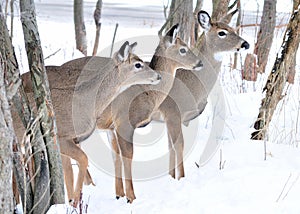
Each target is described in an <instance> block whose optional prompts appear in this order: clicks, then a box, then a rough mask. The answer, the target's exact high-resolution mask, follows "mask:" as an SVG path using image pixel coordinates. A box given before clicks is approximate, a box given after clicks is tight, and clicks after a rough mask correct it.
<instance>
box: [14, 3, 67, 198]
mask: <svg viewBox="0 0 300 214" xmlns="http://www.w3.org/2000/svg"><path fill="white" fill-rule="evenodd" d="M20 10H21V21H22V27H23V33H24V41H25V47H26V52H27V58H28V64H29V68H30V72H31V79H32V83H33V91H34V94H35V101H36V106H37V111H38V112H39V113H40V114H41V118H40V123H41V124H43V125H41V132H42V134H43V138H44V139H45V144H46V147H47V156H48V160H49V170H50V194H51V196H52V197H51V200H50V204H58V203H64V202H65V198H64V182H63V172H62V164H61V156H60V148H59V143H58V139H57V134H56V133H57V132H56V123H55V117H54V111H53V106H52V102H51V98H50V89H49V82H48V78H47V74H46V69H45V66H44V59H43V52H42V48H41V44H40V38H39V33H38V28H37V23H36V17H35V5H34V0H27V1H20ZM44 155H46V154H44ZM45 160H46V159H45V156H43V157H41V165H40V167H44V166H45V164H44V161H45ZM43 170H44V169H43V168H41V172H42V171H43ZM41 176H44V175H42V174H41ZM41 182H43V180H41ZM43 185H45V184H43ZM46 186H47V185H46Z"/></svg>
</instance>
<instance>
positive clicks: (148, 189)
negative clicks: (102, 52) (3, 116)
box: [13, 0, 300, 214]
mask: <svg viewBox="0 0 300 214" xmlns="http://www.w3.org/2000/svg"><path fill="white" fill-rule="evenodd" d="M95 2H96V0H94V1H93V0H89V1H85V20H86V29H87V38H88V48H89V49H88V53H89V54H91V52H92V47H93V41H94V34H95V26H94V22H93V18H92V15H91V14H92V12H93V10H94V5H95ZM166 2H167V1H159V0H151V1H150V0H149V1H148V0H147V1H135V0H134V1H121V0H111V1H104V5H103V14H102V17H103V19H102V28H101V38H100V46H99V49H104V48H106V47H108V46H109V45H110V44H111V41H112V37H113V33H114V28H115V23H117V22H118V23H119V28H118V31H117V36H116V43H118V42H119V41H122V40H124V39H130V38H132V37H138V38H141V37H145V36H156V35H157V31H158V30H159V29H160V26H161V25H162V24H163V23H164V17H163V7H162V5H163V3H166ZM250 2H251V3H250ZM254 2H255V3H254V4H253V2H252V1H242V7H244V8H246V9H247V10H251V11H256V10H257V6H256V1H254ZM262 2H263V1H262V0H260V1H257V4H258V5H259V8H260V10H262V6H263V3H262ZM72 3H73V1H71V0H66V1H63V2H62V1H59V0H51V1H50V0H39V1H36V7H37V14H38V27H39V32H40V37H41V42H42V46H43V51H44V56H45V57H47V56H49V55H50V54H52V53H54V52H55V51H57V50H59V51H58V53H57V54H55V55H54V56H52V57H50V58H49V59H46V60H45V63H46V65H60V64H62V63H64V62H66V61H68V60H70V59H73V58H76V57H81V56H82V54H81V53H79V52H78V51H77V50H76V48H75V36H74V25H73V15H72ZM291 4H292V3H291V1H290V0H289V1H286V0H278V6H277V8H278V10H280V11H281V12H288V11H290V10H291ZM205 9H206V10H208V11H210V10H211V5H205ZM245 13H246V12H245ZM14 21H15V27H14V37H13V42H14V46H15V50H16V52H17V57H18V59H19V63H20V69H21V71H22V72H26V71H27V70H28V67H27V63H26V56H25V55H26V54H25V52H24V47H23V45H22V40H23V36H22V30H21V26H20V22H19V20H18V18H16V19H15V20H14ZM253 32H254V31H253V30H250V29H245V30H243V31H242V33H243V35H242V36H243V37H244V38H245V39H247V40H248V42H249V43H251V45H252V48H253V44H254V42H255V38H254V37H253V36H254V34H253ZM282 36H283V34H282V31H280V30H278V31H276V39H275V41H274V45H273V48H272V53H271V56H270V59H269V60H270V63H269V65H268V68H269V69H267V70H270V68H271V67H272V64H273V60H274V59H275V57H276V53H277V51H278V49H279V47H280V45H281V42H282ZM144 45H145V44H144ZM139 48H140V49H143V44H142V43H140V44H138V50H137V51H139ZM153 48H155V47H153ZM251 50H252V49H250V52H251ZM231 61H232V58H231V57H230V56H228V57H226V58H225V59H224V62H223V66H222V71H221V74H220V83H221V85H222V89H223V94H224V95H225V101H226V112H227V113H226V115H225V116H224V119H225V128H224V133H223V135H222V138H221V146H220V148H219V149H218V150H217V152H216V154H215V155H214V157H213V158H212V159H211V161H210V162H208V164H206V165H205V166H203V167H200V168H197V167H196V165H195V162H198V161H199V158H200V155H201V153H202V151H203V148H204V146H205V144H206V143H207V139H208V136H209V134H210V132H211V131H212V130H211V128H212V124H211V123H212V116H211V115H212V107H211V106H210V105H208V108H206V110H205V111H204V112H203V114H202V115H201V116H200V117H199V118H197V119H196V120H195V121H193V123H192V124H191V125H190V126H191V127H193V130H192V131H191V130H190V128H184V135H185V139H186V141H188V140H187V139H190V138H191V136H190V134H191V133H194V131H195V130H196V137H195V138H193V139H192V140H193V145H192V147H191V149H190V150H189V153H188V154H187V155H186V159H185V173H186V176H185V178H183V179H181V180H180V181H178V180H173V179H171V178H170V176H168V175H167V173H166V171H164V173H159V174H151V176H147V177H139V179H137V180H135V181H134V188H135V194H136V197H137V199H136V200H135V201H134V203H133V204H127V203H126V199H125V198H122V199H119V200H116V199H115V194H114V177H113V176H112V174H111V173H110V171H109V170H106V171H104V169H103V168H102V169H100V168H101V167H99V164H97V163H95V161H93V160H91V161H90V166H89V170H90V172H91V175H92V177H93V179H94V182H95V183H96V186H85V187H84V190H83V194H84V202H85V203H87V204H88V213H93V214H94V213H101V214H102V213H109V214H111V213H205V214H206V213H208V214H210V213H226V214H227V213H230V214H233V213H234V214H235V213H251V214H253V213H264V214H265V213H288V214H290V213H295V214H296V213H300V203H299V198H300V181H299V179H298V178H299V175H300V150H299V148H298V143H299V141H300V133H299V128H298V126H299V125H300V124H299V121H298V116H299V115H298V114H299V108H300V103H299V100H300V90H299V77H298V76H297V78H296V81H295V84H294V85H291V86H290V87H289V88H288V89H287V90H288V95H287V96H286V97H285V98H284V99H283V100H282V102H281V103H280V104H279V106H278V107H279V108H277V109H278V110H277V111H276V114H275V115H274V119H273V122H272V124H271V128H270V130H269V139H268V141H267V142H266V150H267V157H266V160H264V143H263V142H260V141H251V140H249V138H250V134H251V131H253V123H254V121H255V119H256V117H257V115H258V109H259V105H260V102H261V98H262V97H263V95H262V92H261V90H262V88H263V87H264V84H265V81H266V78H267V74H264V75H259V77H258V81H257V82H256V83H252V82H243V81H242V80H241V77H240V72H239V71H238V70H234V71H230V69H229V66H228V65H229V64H230V62H231ZM297 62H300V58H299V53H298V58H297ZM297 71H298V72H296V73H299V71H300V65H299V64H298V65H297ZM156 126H158V125H157V124H151V126H149V127H146V128H144V129H142V130H138V133H137V135H136V136H135V141H136V142H137V141H138V143H137V144H136V147H135V154H134V165H133V176H134V178H135V175H138V173H139V172H138V170H137V167H136V168H135V163H137V164H139V163H142V162H143V161H144V162H145V163H146V162H148V163H149V162H150V163H151V161H152V160H153V159H154V157H155V158H157V157H161V156H166V157H167V150H168V148H167V136H166V133H165V128H162V129H161V136H159V138H158V139H159V140H156V141H155V142H154V143H152V144H151V145H150V146H147V145H145V144H141V143H139V141H140V139H143V136H145V137H144V138H146V137H147V135H149V133H150V134H151V132H152V131H153V130H154V129H155V127H156ZM195 127H197V129H195ZM99 137H101V139H102V140H101V141H102V142H104V143H103V144H101V146H102V147H103V145H104V147H103V148H107V151H105V152H103V150H102V151H100V150H98V147H97V146H99V147H100V148H101V146H100V143H99V142H95V141H97V140H98V139H99ZM97 138H98V139H97ZM89 141H93V142H84V143H83V148H87V149H88V147H91V146H90V145H93V146H92V148H94V150H95V151H99V154H101V156H103V160H108V163H107V164H108V165H109V164H110V165H109V166H108V169H111V167H112V162H109V160H111V161H112V158H111V154H110V152H109V146H108V144H107V142H106V141H107V140H106V138H105V133H101V132H100V131H96V132H95V134H94V136H93V138H91V139H89ZM97 143H98V144H97ZM164 160H165V161H163V162H162V163H161V166H156V165H151V166H149V168H148V165H146V164H145V166H147V168H144V170H145V171H151V170H153V169H155V168H156V167H162V168H165V169H166V168H167V165H168V162H167V161H168V159H167V158H165V159H164ZM220 163H221V166H222V167H221V168H222V169H221V170H220ZM74 168H75V169H76V166H75V167H74ZM65 206H66V205H64V206H63V207H60V208H56V209H55V208H52V209H51V210H50V211H49V212H48V213H67V211H66V210H64V208H65ZM68 211H69V212H68V213H71V212H72V210H71V208H69V210H68Z"/></svg>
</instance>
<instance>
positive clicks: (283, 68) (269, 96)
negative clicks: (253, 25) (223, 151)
mask: <svg viewBox="0 0 300 214" xmlns="http://www.w3.org/2000/svg"><path fill="white" fill-rule="evenodd" d="M294 4H295V5H296V7H295V5H294V8H297V9H296V10H294V12H293V14H292V16H291V18H290V21H289V24H288V27H287V30H286V32H285V35H284V38H283V43H282V45H281V53H280V54H279V55H277V58H276V61H275V63H274V65H273V69H272V71H271V73H270V75H269V77H268V80H267V83H266V86H265V87H264V91H266V97H265V98H264V99H263V100H262V103H261V107H260V109H259V114H258V117H257V120H256V122H255V124H254V128H255V129H256V130H257V131H255V132H253V133H252V135H251V139H254V140H263V139H264V138H265V136H266V132H267V130H268V127H269V124H270V121H271V119H272V116H273V113H274V111H275V109H276V106H277V104H278V102H279V101H280V100H281V99H282V96H283V95H282V93H283V89H284V86H285V84H286V79H287V74H288V73H289V71H290V69H291V68H290V65H293V64H292V62H293V61H294V59H295V56H296V54H297V50H298V47H299V42H300V13H299V6H300V0H295V1H294Z"/></svg>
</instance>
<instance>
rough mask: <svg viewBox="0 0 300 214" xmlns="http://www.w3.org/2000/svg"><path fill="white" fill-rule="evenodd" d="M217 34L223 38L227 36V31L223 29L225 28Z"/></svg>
mask: <svg viewBox="0 0 300 214" xmlns="http://www.w3.org/2000/svg"><path fill="white" fill-rule="evenodd" d="M218 36H219V37H220V38H225V37H226V36H227V31H225V30H222V31H219V32H218Z"/></svg>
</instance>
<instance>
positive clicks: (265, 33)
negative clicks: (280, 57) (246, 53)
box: [254, 0, 277, 73]
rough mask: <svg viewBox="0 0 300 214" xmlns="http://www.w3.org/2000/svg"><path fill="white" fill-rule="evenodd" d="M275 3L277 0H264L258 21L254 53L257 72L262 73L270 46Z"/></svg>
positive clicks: (272, 34) (274, 21)
mask: <svg viewBox="0 0 300 214" xmlns="http://www.w3.org/2000/svg"><path fill="white" fill-rule="evenodd" d="M276 3H277V0H265V1H264V9H263V15H262V18H261V22H260V29H259V32H258V35H257V42H256V44H255V48H254V54H256V55H257V63H258V66H259V72H261V73H264V72H265V68H266V65H267V62H268V58H269V52H270V49H271V46H272V42H273V37H274V30H275V25H276Z"/></svg>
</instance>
